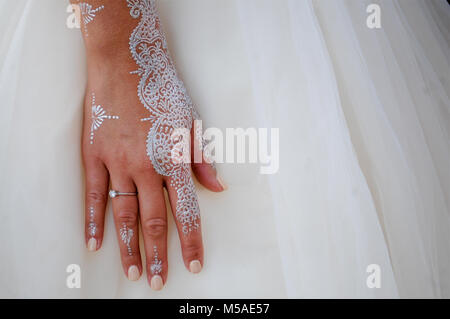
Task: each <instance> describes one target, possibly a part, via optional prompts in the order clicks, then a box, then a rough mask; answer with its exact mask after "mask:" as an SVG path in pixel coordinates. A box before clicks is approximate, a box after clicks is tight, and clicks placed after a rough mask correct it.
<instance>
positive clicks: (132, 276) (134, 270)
mask: <svg viewBox="0 0 450 319" xmlns="http://www.w3.org/2000/svg"><path fill="white" fill-rule="evenodd" d="M139 277H140V274H139V268H138V267H137V266H134V265H133V266H131V267H130V268H128V279H129V280H130V281H136V280H138V279H139Z"/></svg>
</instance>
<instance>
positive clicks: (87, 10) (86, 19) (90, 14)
mask: <svg viewBox="0 0 450 319" xmlns="http://www.w3.org/2000/svg"><path fill="white" fill-rule="evenodd" d="M79 6H80V13H81V17H82V19H83V25H84V33H85V35H86V36H89V32H88V24H89V23H91V22H92V21H94V19H95V17H96V15H97V13H98V12H100V11H102V10H103V9H105V6H100V7H98V8H96V9H94V8H93V7H92V5H90V4H89V3H87V2H81V3H80V4H79Z"/></svg>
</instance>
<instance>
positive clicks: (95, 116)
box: [90, 93, 119, 145]
mask: <svg viewBox="0 0 450 319" xmlns="http://www.w3.org/2000/svg"><path fill="white" fill-rule="evenodd" d="M91 118H92V124H91V135H90V143H91V145H92V144H94V135H95V131H97V130H98V129H99V128H100V127H101V126H102V124H103V122H104V121H105V120H118V119H119V117H118V116H115V115H108V114H106V111H105V110H104V109H103V107H102V106H101V105H96V103H95V94H94V93H92V117H91Z"/></svg>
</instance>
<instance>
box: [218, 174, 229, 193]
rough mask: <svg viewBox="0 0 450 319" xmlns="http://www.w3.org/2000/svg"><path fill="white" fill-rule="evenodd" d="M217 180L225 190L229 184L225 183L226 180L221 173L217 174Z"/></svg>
mask: <svg viewBox="0 0 450 319" xmlns="http://www.w3.org/2000/svg"><path fill="white" fill-rule="evenodd" d="M216 180H217V182H218V183H219V184H220V186H222V188H223V190H224V191H225V190H227V189H228V186H227V184H225V182H224V181H223V179H222V178H221V177H220V176H219V174H217V175H216Z"/></svg>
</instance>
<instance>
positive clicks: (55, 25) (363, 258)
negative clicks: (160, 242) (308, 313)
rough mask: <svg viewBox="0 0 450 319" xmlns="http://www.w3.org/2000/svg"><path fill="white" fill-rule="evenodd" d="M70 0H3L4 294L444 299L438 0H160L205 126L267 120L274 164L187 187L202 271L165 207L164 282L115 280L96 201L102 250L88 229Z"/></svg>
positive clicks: (112, 238) (446, 132)
mask: <svg viewBox="0 0 450 319" xmlns="http://www.w3.org/2000/svg"><path fill="white" fill-rule="evenodd" d="M372 2H374V3H377V4H379V5H380V8H381V28H379V29H370V28H368V27H367V24H366V19H367V17H368V15H369V13H367V12H366V8H367V6H368V5H369V4H371V3H372ZM67 7H68V2H65V1H60V0H39V1H37V0H16V1H7V0H1V1H0V35H1V37H0V103H1V114H2V116H0V150H1V152H0V181H1V183H0V241H1V243H2V245H1V246H0V296H1V297H7V298H14V297H25V298H29V297H44V298H47V297H56V298H65V297H67V298H79V297H86V298H94V297H104V298H131V297H137V298H214V297H218V298H220V297H236V298H241V297H258V298H260V297H261V298H262V297H275V298H284V297H289V298H303V297H319V298H326V297H331V298H336V297H344V298H352V297H360V298H381V297H394V298H395V297H407V298H412V297H425V298H448V297H450V209H449V207H450V164H449V163H450V79H449V75H450V48H449V46H450V6H449V5H448V4H447V2H446V1H444V0H440V1H439V0H430V1H419V0H400V1H375V0H374V1H366V0H361V1H351V0H348V1H344V0H336V1H326V0H314V1H312V0H276V1H275V0H190V1H179V0H160V1H158V8H159V11H160V15H161V19H162V22H163V26H164V30H165V32H166V34H167V38H168V42H169V47H170V49H171V52H172V55H173V57H174V60H175V63H176V65H177V68H178V71H179V73H180V76H181V77H182V79H183V80H184V82H185V84H186V86H187V88H188V91H189V93H190V94H191V97H192V99H193V101H194V103H195V104H196V106H197V108H198V110H199V112H200V114H201V115H202V117H203V120H204V125H203V126H204V127H218V128H221V129H225V128H227V127H231V128H236V127H243V128H247V127H263V128H279V129H280V140H279V150H280V168H279V171H278V172H277V173H276V174H273V175H261V174H260V173H259V166H258V165H255V164H245V165H243V164H220V165H218V169H219V171H220V173H221V175H222V176H223V178H224V179H225V180H226V181H227V184H228V186H229V190H227V191H226V192H224V193H222V194H212V193H210V192H208V191H206V190H205V189H203V188H202V187H200V186H199V187H198V193H199V203H200V207H201V210H202V221H203V232H204V241H205V256H206V262H205V267H204V269H203V271H202V273H201V274H199V275H195V276H194V275H192V274H190V273H189V272H188V271H187V270H186V269H185V268H184V265H183V262H182V259H181V253H180V247H179V242H178V239H177V234H176V230H175V229H174V227H173V221H171V226H170V227H169V278H168V282H167V284H166V286H165V288H164V290H163V291H161V292H153V291H151V290H150V288H149V286H148V284H147V282H146V280H145V276H143V278H141V280H140V281H139V282H137V283H133V282H129V281H128V280H127V279H126V278H125V276H124V274H123V271H122V266H121V265H120V258H119V251H118V244H117V239H116V234H115V232H114V228H113V221H112V218H111V212H110V208H108V213H107V219H106V225H105V227H106V231H105V239H104V242H103V247H102V249H101V250H100V251H99V252H97V253H95V254H92V253H88V252H87V250H86V248H85V245H84V237H83V236H84V232H83V230H84V220H83V218H84V215H83V207H84V205H83V200H84V199H83V192H84V188H83V187H84V186H83V184H84V180H83V171H82V165H81V154H80V137H81V123H82V122H81V121H82V106H81V104H82V100H83V96H84V88H85V84H86V71H85V67H86V66H85V56H84V47H83V42H82V39H81V33H80V31H79V30H78V29H71V28H68V27H67V25H66V20H67V18H68V17H69V15H70V13H68V12H67ZM70 264H77V265H79V266H80V267H81V278H82V284H81V288H79V289H77V288H74V289H69V288H68V287H67V285H66V278H67V276H68V275H69V274H68V273H67V272H66V268H67V266H68V265H70ZM373 264H376V265H378V266H379V269H380V283H381V287H380V288H369V287H368V286H367V277H368V276H369V275H370V273H368V272H367V267H368V266H369V265H373Z"/></svg>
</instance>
